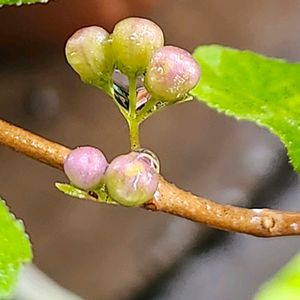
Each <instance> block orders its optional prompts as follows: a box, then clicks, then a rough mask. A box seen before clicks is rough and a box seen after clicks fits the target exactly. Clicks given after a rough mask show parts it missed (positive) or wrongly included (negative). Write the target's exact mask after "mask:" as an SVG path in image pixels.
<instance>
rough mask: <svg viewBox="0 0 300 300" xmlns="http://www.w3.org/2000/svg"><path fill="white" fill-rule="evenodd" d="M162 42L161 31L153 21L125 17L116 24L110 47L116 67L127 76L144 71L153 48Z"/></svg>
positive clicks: (155, 48)
mask: <svg viewBox="0 0 300 300" xmlns="http://www.w3.org/2000/svg"><path fill="white" fill-rule="evenodd" d="M163 44H164V36H163V32H162V30H161V29H160V27H159V26H158V25H156V24H155V23H154V22H152V21H150V20H147V19H143V18H134V17H132V18H127V19H124V20H122V21H120V22H119V23H117V24H116V26H115V28H114V31H113V33H112V49H113V55H114V60H115V65H116V67H117V68H118V69H119V70H120V71H121V72H122V73H124V74H126V75H129V76H135V75H140V74H142V73H144V72H145V70H146V68H147V65H148V63H149V61H150V58H151V56H152V54H153V53H154V51H155V50H157V49H158V48H160V47H162V46H163Z"/></svg>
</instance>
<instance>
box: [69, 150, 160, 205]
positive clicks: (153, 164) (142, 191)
mask: <svg viewBox="0 0 300 300" xmlns="http://www.w3.org/2000/svg"><path fill="white" fill-rule="evenodd" d="M157 165H158V161H157V158H156V156H151V155H149V151H148V152H146V153H145V152H144V151H133V152H130V153H128V154H124V155H120V156H118V157H116V158H115V159H114V160H112V162H111V163H110V164H108V162H107V160H106V158H105V156H104V155H103V153H102V152H101V151H100V150H99V149H97V148H94V147H89V146H84V147H78V148H75V149H74V150H72V151H71V152H70V154H69V155H68V156H67V158H66V160H65V162H64V171H65V174H66V175H67V177H68V178H69V180H70V182H71V184H73V185H74V186H76V187H78V188H80V189H83V190H86V191H90V190H93V189H97V187H100V186H101V185H103V184H105V186H106V190H107V193H108V195H109V196H110V197H111V198H112V199H113V200H114V201H116V202H118V203H119V204H121V205H124V206H139V205H142V204H143V203H145V202H146V201H148V200H150V199H151V198H152V197H153V195H154V193H155V191H156V190H157V187H158V180H159V175H158V171H159V170H158V167H157Z"/></svg>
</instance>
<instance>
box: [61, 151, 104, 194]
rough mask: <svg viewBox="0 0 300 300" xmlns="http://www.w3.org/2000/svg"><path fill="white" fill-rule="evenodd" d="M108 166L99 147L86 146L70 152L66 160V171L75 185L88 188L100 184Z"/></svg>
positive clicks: (84, 188)
mask: <svg viewBox="0 0 300 300" xmlns="http://www.w3.org/2000/svg"><path fill="white" fill-rule="evenodd" d="M107 166H108V163H107V160H106V158H105V156H104V155H103V153H102V152H101V151H100V150H99V149H97V148H93V147H89V146H84V147H78V148H76V149H74V150H72V151H71V152H70V154H69V155H68V156H67V158H66V160H65V162H64V171H65V174H66V175H67V177H68V178H69V180H70V182H71V183H72V184H73V185H75V186H77V187H79V188H81V189H83V190H88V189H92V188H94V187H96V186H97V185H99V184H100V182H101V181H102V179H103V176H104V173H105V170H106V169H107Z"/></svg>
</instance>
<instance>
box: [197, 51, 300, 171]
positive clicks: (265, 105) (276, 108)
mask: <svg viewBox="0 0 300 300" xmlns="http://www.w3.org/2000/svg"><path fill="white" fill-rule="evenodd" d="M194 57H195V58H196V60H197V61H198V62H199V64H200V66H201V69H202V77H201V79H200V81H199V83H198V85H197V86H196V87H195V88H194V90H192V92H191V94H192V95H193V96H195V97H197V98H198V99H199V100H201V101H204V102H206V103H207V104H208V105H209V106H210V107H213V108H215V109H217V110H218V111H220V112H223V113H225V114H227V115H229V116H234V117H236V118H237V119H243V120H249V121H254V122H256V123H257V124H258V125H260V126H264V127H266V128H268V129H269V130H270V131H271V132H273V133H274V134H276V135H277V136H278V137H279V138H280V139H281V140H282V142H283V143H284V145H285V146H286V147H287V150H288V154H289V156H290V159H291V161H292V164H293V165H294V168H295V170H296V171H298V172H300V64H299V63H288V62H286V61H284V60H282V59H275V58H267V57H264V56H262V55H258V54H256V53H253V52H250V51H239V50H234V49H231V48H226V47H222V46H217V45H212V46H201V47H199V48H197V49H196V50H195V52H194Z"/></svg>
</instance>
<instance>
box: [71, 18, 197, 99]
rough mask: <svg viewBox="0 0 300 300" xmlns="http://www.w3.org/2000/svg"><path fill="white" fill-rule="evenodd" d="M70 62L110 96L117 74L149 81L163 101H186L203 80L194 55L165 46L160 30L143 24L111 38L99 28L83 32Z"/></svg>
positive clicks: (121, 26) (119, 27)
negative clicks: (185, 98) (139, 77)
mask: <svg viewBox="0 0 300 300" xmlns="http://www.w3.org/2000/svg"><path fill="white" fill-rule="evenodd" d="M66 56H67V60H68V62H69V63H70V65H71V66H72V67H73V69H74V70H75V71H76V72H77V73H78V74H79V75H80V77H81V79H82V80H83V81H85V82H87V83H90V84H93V85H95V86H98V87H100V88H102V89H104V90H106V91H107V90H108V89H109V86H110V87H111V86H112V74H113V71H114V70H115V69H118V70H119V71H121V72H122V73H123V74H124V75H126V76H127V77H128V78H132V77H137V76H140V75H142V76H144V85H145V88H146V89H147V91H148V93H149V94H150V95H151V96H152V97H154V98H155V99H159V100H161V101H168V102H175V101H178V100H181V99H183V98H184V97H186V96H187V93H188V92H189V91H190V90H191V89H192V88H193V87H194V86H195V85H196V84H197V82H198V80H199V77H200V69H199V65H198V63H197V62H196V61H195V60H194V58H193V57H192V56H191V55H190V53H188V52H187V51H185V50H183V49H181V48H178V47H174V46H164V35H163V32H162V30H161V29H160V27H159V26H158V25H156V24H155V23H153V22H152V21H150V20H147V19H143V18H134V17H132V18H127V19H124V20H122V21H120V22H119V23H117V24H116V25H115V27H114V30H113V32H112V34H109V33H108V32H107V31H106V30H105V29H103V28H101V27H97V26H91V27H86V28H83V29H80V30H78V31H77V32H76V33H75V34H74V35H73V36H71V37H70V39H69V40H68V42H67V44H66Z"/></svg>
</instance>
